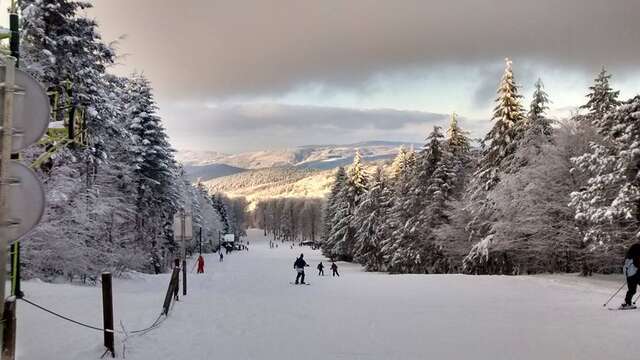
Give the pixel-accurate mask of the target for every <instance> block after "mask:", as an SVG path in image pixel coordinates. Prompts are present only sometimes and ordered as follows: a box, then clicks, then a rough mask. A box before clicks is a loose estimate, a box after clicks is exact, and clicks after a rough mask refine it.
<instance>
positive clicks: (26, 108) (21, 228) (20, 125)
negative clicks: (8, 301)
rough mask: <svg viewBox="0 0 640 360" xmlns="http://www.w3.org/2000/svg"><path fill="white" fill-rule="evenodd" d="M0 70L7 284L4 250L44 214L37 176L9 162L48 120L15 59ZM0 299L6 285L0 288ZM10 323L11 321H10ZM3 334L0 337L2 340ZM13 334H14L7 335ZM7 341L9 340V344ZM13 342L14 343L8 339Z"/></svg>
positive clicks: (0, 218)
mask: <svg viewBox="0 0 640 360" xmlns="http://www.w3.org/2000/svg"><path fill="white" fill-rule="evenodd" d="M2 62H3V66H2V67H1V68H0V79H2V83H0V85H1V87H2V90H1V91H0V96H1V101H0V114H2V124H1V126H0V132H1V134H2V137H1V141H2V147H1V150H0V284H4V283H5V274H6V268H7V248H8V246H9V242H10V241H12V240H17V239H18V238H19V237H21V236H23V235H24V234H26V233H27V232H28V231H29V230H31V229H32V228H33V227H35V226H36V225H37V223H38V222H39V221H40V218H41V217H42V213H43V212H44V191H43V189H42V184H41V183H40V181H39V180H38V178H37V177H36V175H35V174H34V173H33V172H32V171H31V170H29V169H28V168H27V167H26V166H24V165H22V164H20V163H18V162H16V161H13V160H11V154H12V153H14V152H18V151H20V150H22V149H24V148H26V147H27V146H29V145H31V144H33V143H35V142H37V141H38V140H39V139H40V138H41V137H42V135H44V133H45V132H46V131H47V127H48V124H49V114H50V111H49V99H48V97H47V94H46V92H45V90H44V89H43V88H42V86H41V85H40V83H38V81H36V80H35V79H34V78H32V77H31V76H29V75H28V74H27V73H25V72H23V71H20V70H18V69H16V60H15V58H13V57H6V58H3V59H2ZM0 299H2V300H3V301H4V299H5V287H4V285H3V286H0ZM0 318H1V319H3V320H4V323H3V326H2V327H0V329H2V331H3V332H4V329H15V326H13V325H14V324H11V323H13V322H15V318H12V319H8V318H5V314H4V307H3V306H0ZM10 322H11V323H10ZM5 335H7V334H2V336H0V338H3V339H6V338H7V336H5ZM11 335H12V336H14V337H15V333H14V334H11ZM10 343H11V342H10ZM10 343H7V344H4V343H3V346H2V358H3V359H5V358H13V355H14V349H12V348H11V344H10ZM12 343H13V344H15V342H12Z"/></svg>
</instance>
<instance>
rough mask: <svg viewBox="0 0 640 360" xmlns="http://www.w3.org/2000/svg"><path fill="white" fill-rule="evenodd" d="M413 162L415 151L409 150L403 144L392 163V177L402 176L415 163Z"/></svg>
mask: <svg viewBox="0 0 640 360" xmlns="http://www.w3.org/2000/svg"><path fill="white" fill-rule="evenodd" d="M413 162H415V152H414V151H413V150H407V148H405V147H404V145H403V146H401V147H400V150H398V155H396V157H395V158H394V159H393V163H392V164H391V178H392V179H398V178H400V177H401V175H402V174H403V173H404V172H405V170H406V169H407V168H409V167H411V166H412V165H413Z"/></svg>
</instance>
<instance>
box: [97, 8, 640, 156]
mask: <svg viewBox="0 0 640 360" xmlns="http://www.w3.org/2000/svg"><path fill="white" fill-rule="evenodd" d="M94 4H95V9H94V10H92V11H91V13H90V15H91V16H93V17H95V18H96V19H97V20H98V22H99V23H100V27H101V29H102V32H103V37H104V38H105V39H106V40H116V39H120V40H119V44H118V48H119V49H120V53H121V54H126V56H123V57H122V58H121V59H120V63H121V65H119V66H118V67H116V68H115V69H113V71H114V72H117V73H120V74H126V73H130V72H132V71H142V72H144V73H145V74H146V75H147V76H148V77H149V78H150V80H151V81H152V82H153V85H154V88H155V95H156V97H157V101H158V103H159V106H160V113H161V115H162V116H163V117H164V120H165V124H166V127H167V130H168V132H169V135H170V137H171V141H172V143H173V144H174V146H175V147H177V148H178V149H194V150H199V149H202V150H216V151H224V152H239V151H247V150H255V149H264V148H281V147H289V146H296V145H304V144H311V143H314V144H318V143H348V142H357V141H363V140H373V139H377V140H406V141H422V139H423V138H424V137H425V136H426V133H427V132H428V131H429V129H430V127H431V126H432V125H433V124H440V125H445V124H446V118H447V116H448V115H447V114H449V113H451V112H453V111H455V112H457V113H458V114H460V115H461V116H462V117H463V121H462V123H463V125H464V126H466V127H467V128H469V129H471V130H472V132H473V135H474V136H478V137H479V136H482V135H483V132H484V131H486V129H487V128H488V127H489V126H490V122H489V120H488V119H489V118H490V115H491V109H492V107H493V104H492V101H493V98H494V95H495V89H496V86H497V83H498V81H499V79H500V75H501V72H502V69H503V67H504V58H505V57H507V56H508V57H510V58H512V59H513V61H514V72H515V76H516V80H517V81H518V82H519V83H520V84H521V85H522V91H523V94H524V95H525V101H527V102H528V100H529V98H530V93H531V91H532V84H533V83H534V82H535V80H536V78H537V77H538V76H539V77H541V78H542V80H543V81H544V83H545V85H546V89H547V91H548V93H549V94H550V97H551V99H552V101H553V105H552V106H553V112H554V114H557V115H560V114H566V113H569V112H570V111H571V109H573V108H575V106H577V105H580V104H582V103H584V102H585V100H584V95H585V93H586V88H587V87H588V86H589V84H590V82H591V80H592V79H593V77H594V76H595V74H596V73H597V72H598V71H599V69H600V67H601V66H602V65H603V64H604V65H606V66H607V68H608V69H609V70H610V71H611V72H612V73H613V74H614V79H613V85H614V86H615V87H616V88H618V89H620V90H621V91H622V96H623V97H625V98H626V97H630V96H633V95H635V94H636V93H637V92H639V91H640V68H639V67H638V61H639V59H640V46H638V39H640V21H638V14H640V1H638V0H609V1H602V0H536V1H516V0H510V1H507V0H450V1H445V0H441V1H435V0H434V1H431V0H414V1H411V0H398V1H374V0H318V1H312V0H309V1H300V0H280V1H275V0H274V1H270V0H253V1H245V0H230V1H218V0H180V1H169V0H96V1H94ZM123 36H124V37H123Z"/></svg>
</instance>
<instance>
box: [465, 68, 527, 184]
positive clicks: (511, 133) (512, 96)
mask: <svg viewBox="0 0 640 360" xmlns="http://www.w3.org/2000/svg"><path fill="white" fill-rule="evenodd" d="M505 61H506V66H505V70H504V74H503V75H502V80H501V81H500V85H499V86H498V90H497V93H498V97H497V98H496V107H495V108H494V110H493V117H492V120H493V121H494V124H493V128H491V130H490V131H489V133H488V134H487V135H486V136H485V138H484V141H483V142H484V144H485V146H486V148H485V150H484V152H483V154H482V155H483V156H482V160H481V161H480V168H479V169H478V172H477V174H476V177H477V178H478V180H477V181H478V183H477V184H476V185H475V186H474V187H475V188H476V189H474V190H476V191H478V190H479V191H487V190H490V189H491V188H493V187H494V186H495V185H496V184H497V183H498V181H499V172H500V171H501V169H502V168H503V167H504V165H505V164H504V163H503V162H504V161H505V159H507V158H509V157H510V156H512V155H513V154H514V153H515V151H516V144H517V140H518V139H519V138H521V137H522V135H523V134H524V129H525V126H526V125H525V122H526V121H525V120H526V118H525V117H524V108H523V107H522V104H521V99H522V95H520V94H519V93H518V86H517V84H516V82H515V80H514V77H513V70H512V68H511V66H512V62H511V60H509V59H506V60H505Z"/></svg>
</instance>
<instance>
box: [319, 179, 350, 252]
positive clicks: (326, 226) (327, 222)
mask: <svg viewBox="0 0 640 360" xmlns="http://www.w3.org/2000/svg"><path fill="white" fill-rule="evenodd" d="M346 181H347V173H346V171H345V170H344V168H343V167H339V168H338V170H337V171H336V174H335V178H334V181H333V185H332V186H331V191H330V192H329V194H328V195H327V202H326V204H325V206H324V211H323V213H324V214H323V217H322V218H323V225H322V229H323V230H322V250H323V252H324V254H325V255H326V256H332V255H331V251H332V249H333V247H334V246H335V243H334V242H333V239H334V237H332V232H331V230H332V229H333V227H334V225H335V223H334V219H335V214H336V207H337V203H338V196H339V194H340V192H341V191H342V188H344V187H345V184H346ZM330 239H332V240H331V241H330Z"/></svg>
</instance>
